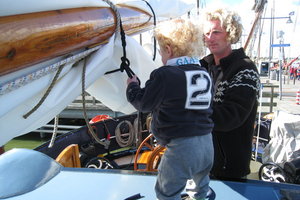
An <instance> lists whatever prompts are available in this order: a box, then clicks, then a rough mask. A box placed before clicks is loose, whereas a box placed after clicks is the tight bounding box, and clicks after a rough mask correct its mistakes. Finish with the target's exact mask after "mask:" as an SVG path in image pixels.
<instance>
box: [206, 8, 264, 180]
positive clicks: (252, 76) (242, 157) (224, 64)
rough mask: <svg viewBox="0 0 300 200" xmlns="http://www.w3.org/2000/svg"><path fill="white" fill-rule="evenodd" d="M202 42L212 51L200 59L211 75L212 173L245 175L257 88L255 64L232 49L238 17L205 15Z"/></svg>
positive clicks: (217, 13) (233, 176) (218, 13)
mask: <svg viewBox="0 0 300 200" xmlns="http://www.w3.org/2000/svg"><path fill="white" fill-rule="evenodd" d="M203 24H204V25H203V26H204V42H205V45H206V46H207V48H208V49H209V50H210V52H211V54H210V55H208V56H206V57H204V58H203V59H202V60H201V64H202V66H205V67H206V68H207V69H208V71H209V73H210V75H211V77H212V78H213V82H214V87H215V90H214V91H215V93H214V98H213V121H214V124H215V126H214V129H213V142H214V150H215V158H214V165H213V168H212V171H211V175H212V176H213V177H214V178H217V179H225V180H234V179H241V178H245V176H246V175H247V174H249V173H250V160H251V145H252V136H253V132H254V122H255V118H256V112H257V105H258V101H257V100H258V91H259V84H260V80H259V75H258V72H257V68H256V66H255V64H254V63H253V62H252V61H251V60H250V59H249V57H248V56H246V54H245V52H244V50H243V48H240V49H232V47H231V45H232V44H235V43H237V42H238V41H239V39H240V37H241V34H242V28H243V27H242V24H241V19H240V16H239V15H238V14H237V13H235V12H233V11H230V10H227V9H215V10H212V11H208V12H207V13H205V15H204V19H203Z"/></svg>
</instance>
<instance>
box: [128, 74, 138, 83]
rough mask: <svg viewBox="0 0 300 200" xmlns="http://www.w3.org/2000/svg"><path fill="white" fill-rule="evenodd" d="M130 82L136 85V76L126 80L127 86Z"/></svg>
mask: <svg viewBox="0 0 300 200" xmlns="http://www.w3.org/2000/svg"><path fill="white" fill-rule="evenodd" d="M131 82H137V83H138V82H139V81H138V79H137V76H136V75H133V77H132V78H128V79H127V85H129V83H131Z"/></svg>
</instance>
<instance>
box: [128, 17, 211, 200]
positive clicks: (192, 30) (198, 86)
mask: <svg viewBox="0 0 300 200" xmlns="http://www.w3.org/2000/svg"><path fill="white" fill-rule="evenodd" d="M155 37H156V39H157V41H158V44H159V46H160V53H161V57H162V62H163V64H164V66H162V67H159V68H158V69H156V70H154V71H153V72H152V73H151V75H150V79H149V80H148V81H147V82H146V84H145V87H144V88H141V87H140V86H139V84H138V81H137V78H136V77H133V78H132V79H128V81H127V83H128V87H127V99H128V101H129V102H130V103H131V104H132V105H133V106H134V107H135V108H136V109H137V110H139V111H141V112H152V123H151V128H152V132H153V134H154V136H155V138H156V139H157V142H158V143H159V144H161V145H163V146H165V147H166V151H165V153H164V155H163V157H162V160H161V162H160V164H159V168H158V176H157V181H156V185H155V191H156V196H157V198H158V199H159V200H181V192H182V191H183V190H184V188H185V186H186V183H187V180H189V179H192V180H193V182H194V183H195V184H192V186H193V187H189V188H188V189H187V193H188V194H189V195H190V197H191V198H192V199H197V200H198V199H199V200H200V199H204V198H205V197H206V194H207V191H208V189H209V171H210V170H211V167H212V162H213V144H212V136H211V131H212V128H213V122H212V120H211V114H212V108H211V106H212V104H211V101H212V93H213V91H212V90H213V86H212V82H211V78H210V76H209V74H208V73H207V71H206V69H205V68H203V67H201V66H200V63H199V57H200V53H201V52H200V49H199V46H202V32H201V30H200V28H199V26H198V25H195V24H193V23H192V22H190V21H189V20H183V19H176V20H172V21H170V22H165V23H162V24H161V25H160V26H158V27H157V28H156V30H155Z"/></svg>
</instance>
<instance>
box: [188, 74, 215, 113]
mask: <svg viewBox="0 0 300 200" xmlns="http://www.w3.org/2000/svg"><path fill="white" fill-rule="evenodd" d="M185 76H186V81H187V84H186V90H187V97H186V103H185V108H186V109H192V110H203V109H207V108H209V106H210V103H211V95H212V94H211V87H212V83H211V79H210V76H209V74H208V73H207V72H205V71H186V72H185Z"/></svg>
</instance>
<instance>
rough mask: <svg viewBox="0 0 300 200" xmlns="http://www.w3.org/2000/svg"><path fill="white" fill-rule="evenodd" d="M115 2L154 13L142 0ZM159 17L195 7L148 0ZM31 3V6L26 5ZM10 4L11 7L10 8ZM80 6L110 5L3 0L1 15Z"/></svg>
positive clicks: (92, 0) (94, 0) (176, 0)
mask: <svg viewBox="0 0 300 200" xmlns="http://www.w3.org/2000/svg"><path fill="white" fill-rule="evenodd" d="M110 1H111V2H112V3H113V4H115V5H117V4H124V5H128V6H133V7H136V8H139V9H142V10H144V11H146V12H148V13H150V14H151V15H152V11H151V9H150V8H149V6H148V5H147V4H146V3H145V2H144V1H142V0H110ZM147 2H148V3H149V4H150V5H151V7H152V8H153V10H154V12H155V15H156V16H157V17H166V18H172V17H178V16H181V15H183V14H185V13H187V12H188V11H190V10H191V9H192V8H194V7H195V2H191V1H189V0H185V1H184V0H147ZM24 5H30V6H24ZM8 6H9V9H8ZM80 7H109V5H108V4H107V3H106V2H104V1H101V0H43V1H36V0H1V1H0V16H9V15H17V14H25V13H33V12H42V11H49V10H61V9H70V8H80Z"/></svg>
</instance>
